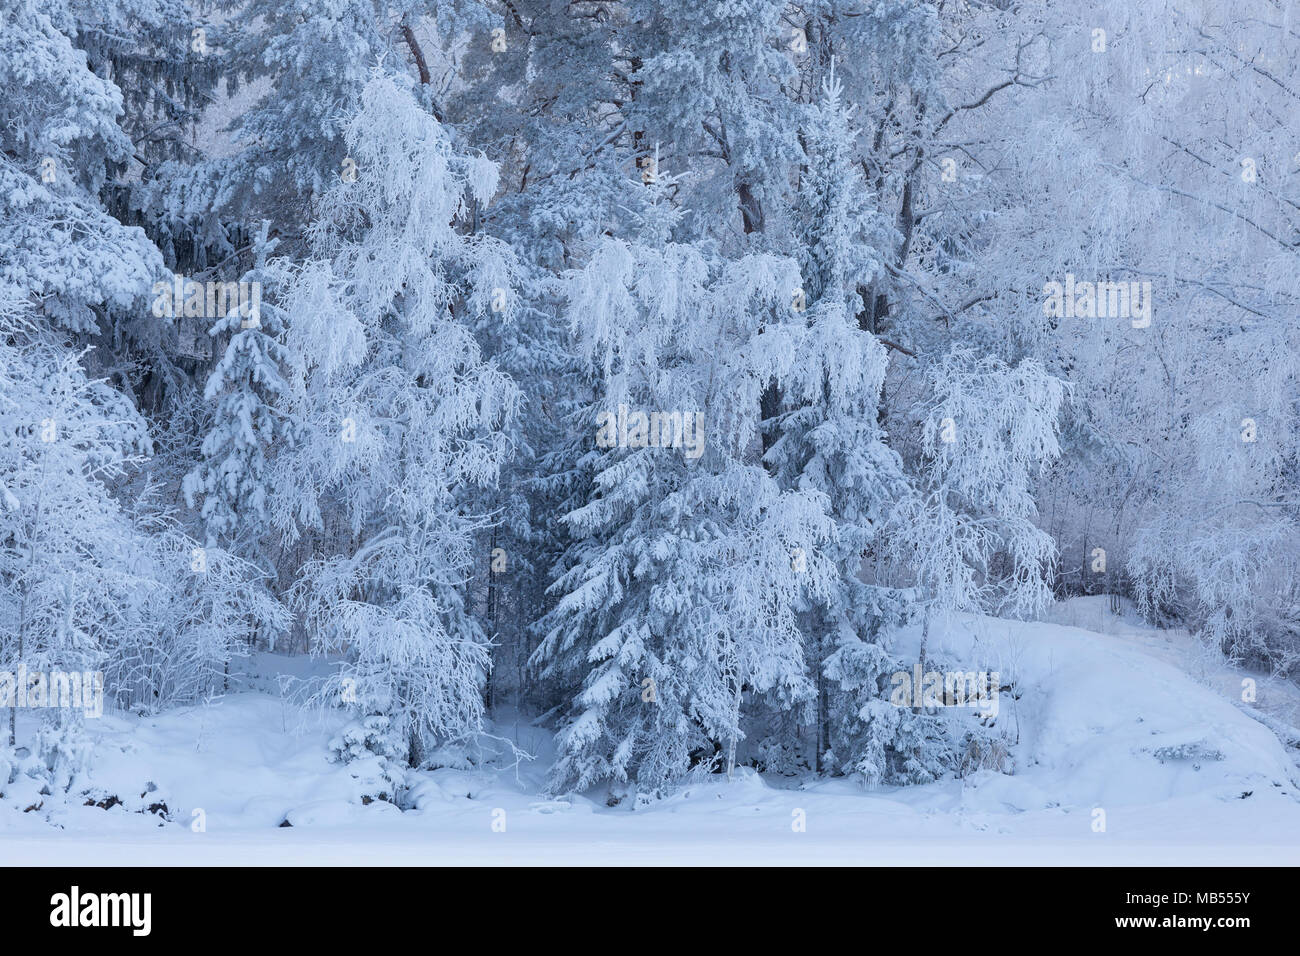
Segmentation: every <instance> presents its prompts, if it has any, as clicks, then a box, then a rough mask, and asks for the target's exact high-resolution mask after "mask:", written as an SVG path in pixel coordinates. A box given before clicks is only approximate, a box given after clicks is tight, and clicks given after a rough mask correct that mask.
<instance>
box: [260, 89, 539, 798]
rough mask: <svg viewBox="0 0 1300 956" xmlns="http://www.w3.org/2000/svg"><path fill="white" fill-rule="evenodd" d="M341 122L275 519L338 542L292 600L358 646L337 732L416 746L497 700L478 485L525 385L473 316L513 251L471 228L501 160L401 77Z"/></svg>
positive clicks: (341, 689)
mask: <svg viewBox="0 0 1300 956" xmlns="http://www.w3.org/2000/svg"><path fill="white" fill-rule="evenodd" d="M345 139H346V143H347V147H348V150H349V154H350V155H351V156H352V157H354V158H355V159H356V162H357V167H358V176H357V179H356V181H355V182H339V183H337V184H336V185H335V186H333V187H332V188H331V189H330V190H329V191H328V192H327V193H326V194H325V196H324V197H323V198H322V209H321V217H320V218H319V219H318V220H317V221H316V222H314V223H313V224H312V226H311V229H310V234H309V238H310V241H311V249H312V253H313V258H311V259H309V260H308V261H306V262H304V263H302V264H301V265H300V266H297V267H296V268H295V269H293V270H292V274H291V275H290V277H289V278H288V280H287V282H286V284H285V287H284V296H283V299H282V302H283V304H284V307H285V310H286V312H287V313H288V315H289V337H288V349H289V353H290V355H291V356H292V360H293V362H294V364H295V368H294V371H293V374H292V376H291V379H292V387H293V392H292V396H291V400H290V403H289V411H290V414H291V416H292V417H293V419H294V422H295V426H296V427H297V428H298V429H299V433H298V434H299V440H298V442H297V444H296V445H295V447H294V448H293V450H292V451H291V452H289V453H287V454H284V453H282V454H280V455H279V456H278V457H277V459H276V464H275V469H274V475H275V477H274V480H273V482H272V488H273V498H272V517H273V520H274V521H275V523H276V524H277V525H278V526H279V527H280V528H281V529H282V530H283V531H284V532H285V534H286V535H287V536H288V537H290V538H291V539H292V538H293V537H295V536H296V535H298V534H300V533H301V532H303V531H304V530H309V531H311V532H312V533H313V534H315V535H316V540H317V542H318V546H319V548H320V550H321V551H322V552H324V556H323V557H321V558H319V559H316V560H313V561H310V562H308V563H307V564H306V565H305V566H304V567H303V569H302V571H301V574H300V577H299V579H298V581H297V583H296V585H295V587H294V590H293V599H294V602H295V604H296V606H297V607H298V609H299V610H300V612H301V613H302V615H303V619H304V621H305V624H306V627H307V630H308V634H309V637H310V639H311V642H312V647H313V648H314V650H315V651H317V652H319V653H342V654H343V655H344V657H345V660H344V663H343V665H342V668H341V669H340V670H339V671H338V672H337V673H336V674H335V675H334V676H333V677H332V678H331V679H330V681H329V683H328V685H327V686H326V688H325V689H324V691H323V692H322V695H321V699H324V700H332V701H342V702H343V703H344V705H345V706H346V707H347V708H348V709H349V710H350V711H351V712H352V713H353V714H354V715H355V716H356V718H357V721H358V723H357V724H356V725H354V727H353V729H352V731H350V732H349V734H345V736H344V738H343V739H342V740H341V741H339V742H338V747H339V749H340V750H341V751H342V752H343V753H345V754H348V755H355V754H357V752H358V750H357V746H356V745H357V744H358V742H362V744H361V749H363V750H368V751H369V752H371V753H377V754H380V755H382V756H384V757H392V756H394V755H401V756H402V757H404V758H405V759H407V760H409V761H410V762H411V763H412V764H418V763H419V762H420V760H421V759H422V755H423V754H424V753H426V752H427V747H428V744H429V743H430V742H431V741H432V739H433V738H435V737H438V738H452V737H459V736H462V735H467V734H472V733H473V732H475V731H476V730H478V728H479V727H480V722H481V718H482V713H483V699H482V685H483V680H484V672H485V668H486V666H487V664H488V657H487V643H486V640H485V637H484V635H483V633H482V630H481V628H480V626H479V624H478V623H477V622H476V621H475V620H474V619H473V618H472V617H471V616H470V614H469V612H468V609H467V607H466V600H465V592H466V587H467V579H468V577H469V574H470V570H471V565H472V563H473V557H474V556H473V554H472V551H471V546H472V542H473V540H474V535H475V533H476V532H478V531H480V530H482V529H483V528H484V527H485V526H486V524H487V519H486V518H484V517H482V516H478V515H474V514H472V513H470V511H469V509H468V508H467V507H465V500H466V496H468V495H471V493H472V489H474V488H477V487H480V486H483V485H487V484H490V483H492V482H493V481H494V480H495V479H496V477H497V474H498V471H499V469H500V466H501V463H502V461H503V460H504V459H505V457H506V455H507V454H508V451H509V448H508V442H507V441H506V440H505V435H504V433H503V431H502V428H503V425H504V424H505V423H506V422H508V421H509V420H510V419H511V417H512V416H513V415H514V414H515V409H516V406H517V404H518V401H519V395H518V391H517V389H516V388H515V386H514V385H513V383H512V382H511V381H510V380H509V378H508V377H507V376H505V375H504V374H502V373H501V372H500V371H499V370H497V369H496V368H495V367H494V366H493V365H491V364H490V363H486V362H484V361H483V359H482V357H481V355H480V349H479V346H478V344H477V342H476V341H475V339H474V336H473V334H472V333H471V331H470V329H469V327H468V325H467V316H469V315H470V314H479V313H483V312H486V311H488V310H490V308H491V298H492V290H493V288H495V287H496V281H497V276H498V275H499V273H498V271H497V266H499V264H500V263H501V261H502V260H503V258H505V257H506V256H507V250H504V249H502V248H501V246H500V244H499V243H496V242H494V241H492V240H490V239H488V238H485V237H483V236H467V235H465V234H464V233H463V232H462V231H461V228H460V227H461V225H462V224H463V222H464V219H465V217H466V215H467V212H468V210H469V201H470V199H471V198H472V199H474V200H476V201H477V202H479V203H486V202H487V201H488V200H489V199H491V197H492V194H493V192H494V191H495V189H496V181H497V180H496V169H495V167H494V166H493V165H492V164H491V163H489V162H487V161H486V160H484V159H482V158H481V157H476V156H472V155H465V154H461V153H458V152H456V151H454V150H453V149H452V146H451V143H450V141H449V138H448V134H447V132H446V131H445V130H444V128H443V127H442V125H441V124H440V123H439V122H438V121H437V120H436V119H435V118H434V117H433V116H431V115H430V114H429V113H428V112H426V111H425V110H423V109H422V108H421V107H420V106H419V105H418V104H417V102H416V101H415V99H414V98H413V97H412V95H411V93H410V91H409V89H408V88H406V86H405V85H404V82H403V81H402V80H401V79H400V78H395V77H392V76H388V75H384V74H382V73H380V72H378V71H376V72H375V73H374V74H373V75H372V76H371V78H370V80H369V81H368V82H367V83H366V85H365V88H364V90H363V91H362V94H361V101H360V108H359V109H358V111H357V112H356V113H355V114H354V115H353V116H352V117H351V119H350V120H349V121H348V124H347V126H346V136H345ZM389 770H391V768H389ZM385 772H389V771H385ZM390 779H391V776H390Z"/></svg>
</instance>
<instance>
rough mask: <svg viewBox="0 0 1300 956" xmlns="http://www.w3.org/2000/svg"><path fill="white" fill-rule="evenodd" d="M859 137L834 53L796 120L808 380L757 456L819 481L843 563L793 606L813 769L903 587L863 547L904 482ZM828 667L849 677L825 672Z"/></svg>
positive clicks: (804, 375) (782, 404)
mask: <svg viewBox="0 0 1300 956" xmlns="http://www.w3.org/2000/svg"><path fill="white" fill-rule="evenodd" d="M855 137H856V129H855V127H854V125H853V120H852V110H851V109H850V108H849V107H848V106H847V105H846V104H845V103H844V102H843V100H842V85H841V84H840V82H839V80H838V78H837V77H836V76H835V73H834V65H833V64H832V68H831V71H830V73H829V76H828V78H827V79H826V80H825V81H824V83H823V89H822V98H821V100H820V102H818V103H817V104H815V105H813V106H811V107H810V108H809V110H808V119H807V121H806V123H805V125H804V128H803V131H802V135H801V140H802V142H803V147H804V150H805V154H806V156H807V159H806V164H805V166H804V168H803V169H802V171H801V174H800V188H799V195H798V200H797V203H796V205H795V209H794V212H793V214H792V215H793V216H794V217H796V224H797V231H796V234H797V236H798V240H799V254H800V263H799V264H800V271H801V273H802V276H803V289H802V290H801V293H800V295H799V298H798V304H799V305H800V306H801V307H806V310H807V311H806V312H805V313H804V316H803V318H804V321H805V323H806V326H807V331H806V335H805V339H804V343H803V347H802V348H801V351H800V354H799V355H798V357H797V361H798V362H799V363H800V365H801V366H802V369H801V372H800V375H799V378H800V380H801V381H802V382H803V383H804V388H803V389H801V390H789V389H786V390H782V391H781V392H780V393H779V397H778V401H777V404H776V405H775V406H769V410H770V411H771V412H775V414H773V415H772V416H771V417H769V418H768V420H767V421H766V422H765V423H764V427H765V429H766V430H767V433H768V439H769V441H770V442H771V447H770V448H769V450H768V451H767V453H766V455H765V456H764V457H765V460H766V461H767V462H768V463H769V465H770V466H771V467H772V469H773V473H774V474H775V476H776V477H777V479H778V480H779V481H780V482H781V483H782V486H783V487H788V488H794V489H809V490H816V491H819V492H821V493H823V494H824V495H825V496H826V499H827V501H828V502H829V509H828V510H829V513H830V515H831V517H832V519H833V520H834V522H835V529H836V534H835V536H834V542H833V544H832V545H830V546H828V550H827V555H828V557H829V558H831V559H832V560H833V562H834V564H835V566H836V568H837V569H838V575H837V577H836V579H835V582H834V585H833V587H830V588H828V589H827V590H826V592H825V595H824V596H825V598H826V600H825V601H822V602H811V603H810V604H809V605H808V606H807V607H806V608H805V609H804V610H803V611H802V613H801V614H800V617H799V620H800V628H801V630H802V631H803V634H804V640H805V650H804V654H805V656H806V658H807V660H808V661H809V662H810V665H811V666H812V667H813V669H814V672H815V674H816V675H817V685H818V695H817V700H816V707H815V713H814V715H813V721H812V723H813V727H814V730H815V738H816V749H815V759H814V760H813V761H812V763H813V764H814V766H815V767H816V769H817V770H819V771H820V770H822V769H823V758H824V757H825V756H826V754H827V752H828V751H830V750H832V749H833V748H834V741H833V740H832V739H831V730H832V723H833V721H832V718H831V712H832V710H835V709H843V708H846V707H847V708H852V709H854V710H856V709H857V708H859V707H860V706H862V703H863V702H862V700H861V699H860V696H861V692H862V690H861V689H862V688H864V687H874V683H875V681H874V679H873V678H874V677H876V676H878V675H877V674H876V673H875V672H874V671H872V672H869V667H868V665H869V664H870V665H881V664H883V662H884V661H885V660H886V655H885V653H884V650H883V647H882V646H881V645H882V644H883V642H884V641H885V640H886V637H887V633H888V631H889V629H890V628H892V627H893V626H895V625H897V624H898V623H899V621H900V617H901V612H902V604H903V595H902V594H900V593H898V592H897V591H895V590H893V589H890V588H885V587H880V586H877V585H874V584H868V583H865V582H864V580H863V578H862V563H863V558H864V557H866V556H869V555H870V554H871V553H872V551H873V550H875V549H876V548H878V547H879V544H880V542H879V541H878V535H879V531H880V529H881V528H882V527H883V524H884V521H885V519H887V518H888V516H889V514H890V511H891V510H892V508H893V506H894V504H895V502H897V501H898V500H899V499H900V498H902V497H903V496H904V495H905V494H906V491H907V484H906V479H905V477H904V475H903V468H902V462H901V461H900V460H899V457H898V455H897V454H896V453H895V452H894V451H892V450H891V449H890V448H889V447H888V446H887V444H886V442H885V435H884V432H883V430H882V429H881V427H880V424H879V415H880V401H881V387H882V385H883V383H884V379H885V373H886V366H887V354H886V352H885V348H884V347H883V346H882V345H881V344H880V342H879V341H878V340H877V339H876V338H875V337H874V336H873V335H871V334H870V333H869V332H867V331H865V330H863V329H862V328H860V327H859V323H858V319H857V314H856V313H857V310H858V308H859V307H860V304H861V299H860V297H859V295H858V289H859V288H862V287H865V286H867V285H869V284H870V283H871V282H872V280H873V279H874V278H875V277H876V276H877V275H878V274H879V273H880V272H881V271H882V270H883V265H882V262H881V253H880V252H879V251H878V250H880V249H882V248H885V249H887V248H889V247H890V246H891V245H892V243H893V241H894V235H893V231H892V229H890V228H889V226H888V225H887V224H886V223H885V222H884V221H883V217H882V216H881V215H880V213H879V211H878V210H877V208H876V207H875V205H874V203H873V197H872V196H871V194H870V191H869V189H868V188H867V186H866V184H865V183H864V182H863V180H862V174H861V171H860V169H859V168H858V165H857V163H856V162H855V161H854V140H855ZM832 657H833V658H834V660H833V663H828V659H829V658H832ZM828 667H829V668H830V670H831V671H832V672H833V673H834V674H836V675H841V676H842V677H843V680H845V681H848V682H849V683H850V684H851V686H849V687H847V688H837V687H836V686H835V681H834V680H830V681H828V680H827V677H826V671H827V668H828ZM846 695H847V696H846ZM832 762H833V761H832Z"/></svg>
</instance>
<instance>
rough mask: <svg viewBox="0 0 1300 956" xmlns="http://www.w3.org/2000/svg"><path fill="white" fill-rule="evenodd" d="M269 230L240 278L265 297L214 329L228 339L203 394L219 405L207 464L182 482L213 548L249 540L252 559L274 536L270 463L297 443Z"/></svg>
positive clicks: (213, 416)
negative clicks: (271, 534) (263, 541)
mask: <svg viewBox="0 0 1300 956" xmlns="http://www.w3.org/2000/svg"><path fill="white" fill-rule="evenodd" d="M269 227H270V223H269V221H267V220H263V222H262V226H261V230H260V231H259V233H258V235H257V238H256V241H255V258H254V265H253V268H252V269H251V270H249V271H248V272H247V273H245V274H244V275H243V276H242V277H241V279H240V281H241V282H245V283H248V284H249V285H250V287H251V286H253V285H254V284H255V285H256V288H257V289H258V290H260V292H259V294H258V295H257V296H255V297H252V301H251V302H250V307H246V308H241V307H239V306H236V307H234V308H232V309H231V310H230V312H229V314H227V315H225V316H223V317H221V318H220V319H218V321H217V322H216V324H215V325H213V327H212V332H211V334H212V336H213V338H218V337H227V336H228V338H226V348H225V354H224V355H223V356H222V358H221V360H220V361H219V362H218V363H217V366H216V368H214V369H213V370H212V374H211V375H209V376H208V382H207V386H206V388H205V389H204V393H203V397H204V400H205V401H206V402H209V403H211V404H212V405H213V406H214V407H213V409H212V412H211V427H210V430H209V431H208V434H207V435H206V436H205V437H204V439H203V446H202V449H201V451H202V455H203V463H202V464H201V465H200V466H199V467H197V468H195V469H194V470H193V471H191V472H190V473H189V474H188V475H187V476H186V478H185V482H184V491H185V496H186V500H187V502H188V503H189V505H190V506H191V507H195V505H196V502H201V504H200V513H201V515H202V517H203V523H204V526H205V528H206V529H207V534H208V539H209V540H208V543H209V544H213V543H215V542H217V541H223V542H234V541H243V542H246V543H247V546H248V549H249V553H250V554H251V556H253V557H254V558H258V557H260V555H259V552H260V548H259V546H258V543H259V541H260V540H261V539H262V538H264V537H265V536H266V534H267V532H268V531H269V530H270V528H269V514H270V512H269V502H270V497H271V492H270V490H269V489H268V487H267V482H268V480H269V478H270V471H271V464H270V462H271V460H272V459H274V457H275V455H276V454H277V453H278V452H279V451H281V450H282V449H285V448H287V447H289V446H290V445H291V444H292V442H293V425H292V422H291V420H290V419H289V417H288V414H287V411H286V405H287V403H288V400H289V392H290V389H289V383H288V381H287V380H286V379H285V377H284V376H285V371H286V369H287V368H288V366H289V355H288V353H287V352H286V350H285V347H284V344H283V342H284V334H285V324H284V313H283V311H282V310H281V309H280V308H279V306H277V305H275V304H273V303H272V302H271V301H269V299H268V293H273V292H274V286H275V277H274V274H273V272H272V270H271V269H270V268H269V266H268V263H267V258H268V256H269V255H270V253H271V252H273V251H274V249H275V240H273V239H269V238H268V236H267V232H268V229H269ZM253 303H256V304H255V305H254V304H253Z"/></svg>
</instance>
